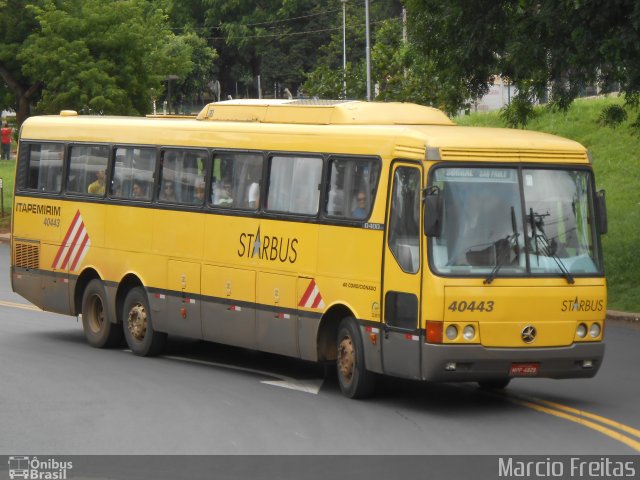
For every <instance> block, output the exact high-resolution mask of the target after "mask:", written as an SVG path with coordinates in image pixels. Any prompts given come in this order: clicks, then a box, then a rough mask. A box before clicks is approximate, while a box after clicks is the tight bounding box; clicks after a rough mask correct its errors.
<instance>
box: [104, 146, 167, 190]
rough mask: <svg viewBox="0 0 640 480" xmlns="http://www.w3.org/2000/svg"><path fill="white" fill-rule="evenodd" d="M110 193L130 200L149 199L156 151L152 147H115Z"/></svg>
mask: <svg viewBox="0 0 640 480" xmlns="http://www.w3.org/2000/svg"><path fill="white" fill-rule="evenodd" d="M115 157H116V161H115V166H114V170H113V177H112V178H113V180H112V182H111V191H110V193H111V195H112V196H113V197H116V198H127V199H131V200H142V201H148V200H151V194H152V188H151V186H152V185H153V174H154V171H155V167H156V151H155V149H153V148H129V147H127V148H124V147H118V148H116V155H115Z"/></svg>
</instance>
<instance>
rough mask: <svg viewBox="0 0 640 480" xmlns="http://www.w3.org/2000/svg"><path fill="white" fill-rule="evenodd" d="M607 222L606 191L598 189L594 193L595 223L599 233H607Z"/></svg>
mask: <svg viewBox="0 0 640 480" xmlns="http://www.w3.org/2000/svg"><path fill="white" fill-rule="evenodd" d="M608 223H609V222H608V220H607V200H606V193H605V191H604V190H600V191H599V192H597V193H596V225H597V227H598V233H599V234H600V235H604V234H605V233H607V231H608V229H609V225H608Z"/></svg>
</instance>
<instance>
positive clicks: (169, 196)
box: [160, 182, 177, 203]
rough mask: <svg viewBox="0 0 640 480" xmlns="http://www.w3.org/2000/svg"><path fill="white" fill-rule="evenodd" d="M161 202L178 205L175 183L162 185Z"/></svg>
mask: <svg viewBox="0 0 640 480" xmlns="http://www.w3.org/2000/svg"><path fill="white" fill-rule="evenodd" d="M160 200H162V201H163V202H170V203H176V202H177V200H176V188H175V185H174V184H173V182H164V184H163V185H162V192H161V193H160Z"/></svg>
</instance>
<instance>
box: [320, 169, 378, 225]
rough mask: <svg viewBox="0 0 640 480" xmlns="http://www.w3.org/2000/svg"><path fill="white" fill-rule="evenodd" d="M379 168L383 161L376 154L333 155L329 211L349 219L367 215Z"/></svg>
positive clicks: (330, 170) (328, 183) (365, 217)
mask: <svg viewBox="0 0 640 480" xmlns="http://www.w3.org/2000/svg"><path fill="white" fill-rule="evenodd" d="M379 172H380V163H379V162H378V161H377V160H376V159H373V158H354V157H347V158H339V157H338V158H336V157H333V158H331V159H330V160H329V181H328V182H327V195H326V205H325V214H326V215H327V216H330V217H338V218H343V219H348V220H365V219H367V218H368V217H369V215H370V212H371V208H372V207H373V200H374V198H375V191H376V186H377V184H378V176H379Z"/></svg>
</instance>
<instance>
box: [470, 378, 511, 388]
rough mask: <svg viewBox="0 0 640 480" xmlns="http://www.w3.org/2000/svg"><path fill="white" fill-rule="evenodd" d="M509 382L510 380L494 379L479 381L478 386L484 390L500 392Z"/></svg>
mask: <svg viewBox="0 0 640 480" xmlns="http://www.w3.org/2000/svg"><path fill="white" fill-rule="evenodd" d="M509 382H511V379H510V378H496V379H493V380H480V381H479V382H478V385H480V388H482V389H486V390H502V389H503V388H506V387H507V385H509Z"/></svg>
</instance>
